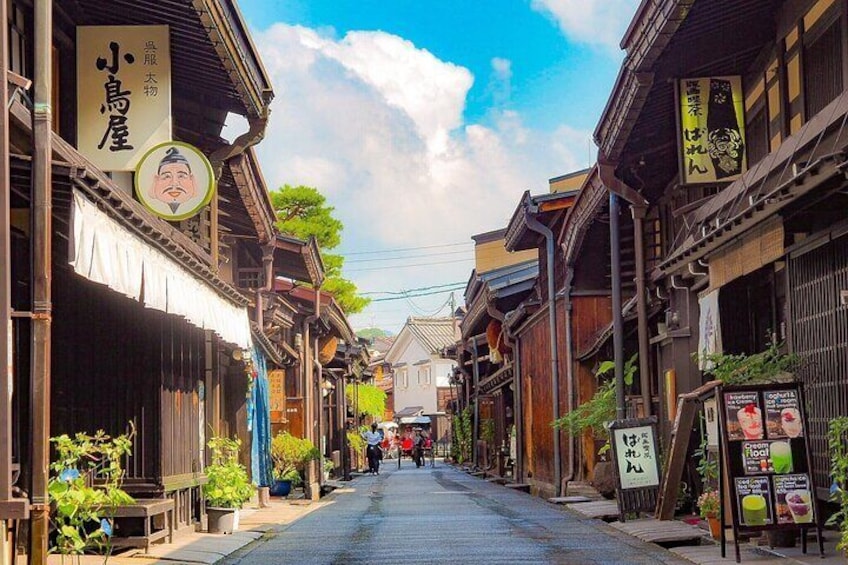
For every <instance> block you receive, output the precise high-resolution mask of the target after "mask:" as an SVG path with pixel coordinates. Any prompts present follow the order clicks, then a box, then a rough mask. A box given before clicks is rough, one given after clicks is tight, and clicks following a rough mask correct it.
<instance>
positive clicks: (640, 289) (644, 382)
mask: <svg viewBox="0 0 848 565" xmlns="http://www.w3.org/2000/svg"><path fill="white" fill-rule="evenodd" d="M630 210H631V212H632V214H633V246H634V247H635V251H636V313H637V318H638V328H639V329H638V336H639V387H640V388H641V389H642V409H643V413H642V415H643V417H645V418H647V417H649V416H651V413H652V412H653V410H652V407H651V374H650V371H651V369H650V363H649V362H648V356H649V353H648V338H649V336H648V295H647V291H646V290H645V243H644V235H645V214H646V213H647V208H646V207H645V206H640V205H636V204H632V205H631V208H630Z"/></svg>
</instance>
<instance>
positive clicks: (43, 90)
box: [0, 0, 53, 564]
mask: <svg viewBox="0 0 848 565" xmlns="http://www.w3.org/2000/svg"><path fill="white" fill-rule="evenodd" d="M34 12H35V49H34V52H35V55H34V59H35V61H34V62H35V99H34V109H33V136H34V140H33V141H34V143H33V145H34V148H33V164H32V171H33V172H32V183H33V208H34V210H33V219H32V247H33V250H32V258H33V273H32V289H33V290H32V292H33V306H32V309H33V312H32V315H33V318H32V384H31V386H32V397H31V399H32V485H31V487H30V495H31V499H32V520H31V538H30V552H31V553H30V557H31V560H32V563H38V564H43V563H46V562H47V535H48V529H49V523H48V518H49V510H50V508H49V506H48V498H47V479H48V475H47V467H48V465H49V463H50V345H51V343H50V324H51V316H52V314H51V312H52V304H51V289H50V285H51V279H52V273H51V260H52V258H51V236H52V234H53V228H52V211H53V210H52V208H53V206H52V192H51V191H52V184H53V179H52V139H51V135H52V114H51V108H50V102H51V100H52V82H53V77H52V74H53V72H52V71H53V65H52V55H53V50H52V43H53V42H52V35H53V0H36V2H35V9H34ZM0 23H2V25H4V26H5V25H6V22H5V21H4V22H0ZM3 78H4V79H5V77H3ZM4 111H5V109H4Z"/></svg>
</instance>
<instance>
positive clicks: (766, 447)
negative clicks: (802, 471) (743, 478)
mask: <svg viewBox="0 0 848 565" xmlns="http://www.w3.org/2000/svg"><path fill="white" fill-rule="evenodd" d="M742 465H743V467H744V468H745V474H746V475H757V474H762V473H774V474H775V475H785V474H787V473H791V472H792V471H794V470H795V468H794V465H793V460H792V446H791V445H790V444H789V441H784V440H776V441H743V442H742Z"/></svg>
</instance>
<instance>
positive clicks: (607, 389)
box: [553, 355, 637, 455]
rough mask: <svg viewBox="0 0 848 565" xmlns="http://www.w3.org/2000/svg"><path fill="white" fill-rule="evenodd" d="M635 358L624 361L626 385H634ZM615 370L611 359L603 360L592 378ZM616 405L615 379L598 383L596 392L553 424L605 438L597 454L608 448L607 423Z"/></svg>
mask: <svg viewBox="0 0 848 565" xmlns="http://www.w3.org/2000/svg"><path fill="white" fill-rule="evenodd" d="M636 359H637V356H636V355H633V357H631V358H630V359H628V360H627V362H626V363H625V364H624V384H625V386H631V385H633V379H634V376H635V374H636V370H637V365H636ZM614 370H615V362H614V361H604V362H603V363H601V364H600V366H599V367H598V370H597V372H596V373H595V378H597V379H600V378H601V377H602V376H603V375H606V374H607V373H610V372H611V371H614ZM615 408H616V407H615V379H610V380H607V381H604V382H603V383H601V384H600V385H599V386H598V390H597V391H595V395H594V396H593V397H592V398H590V399H589V400H588V401H586V402H584V403H583V404H581V405H580V406H578V407H577V408H575V409H574V410H572V411H571V412H569V413H568V414H566V415H565V416H563V417H562V418H559V419H558V420H555V421H554V422H553V426H554V427H555V428H564V429H566V430H568V433H570V434H571V435H572V436H575V435H579V434H581V433H583V431H584V430H590V431H591V432H592V435H593V436H594V437H595V439H607V443H606V444H604V446H603V447H602V448H601V449H600V450H599V451H598V455H603V454H604V453H606V452H607V451H608V450H609V448H610V446H609V435H608V434H607V424H608V423H609V422H611V421H612V420H614V419H615Z"/></svg>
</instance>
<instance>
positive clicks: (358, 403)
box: [345, 384, 386, 418]
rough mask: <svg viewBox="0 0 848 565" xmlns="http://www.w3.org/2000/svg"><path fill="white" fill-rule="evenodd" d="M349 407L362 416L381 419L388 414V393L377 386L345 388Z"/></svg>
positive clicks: (361, 385)
mask: <svg viewBox="0 0 848 565" xmlns="http://www.w3.org/2000/svg"><path fill="white" fill-rule="evenodd" d="M345 396H346V397H347V405H348V406H350V407H354V406H355V407H356V409H357V410H359V413H360V414H365V415H366V416H371V417H372V418H380V417H382V416H383V414H385V412H386V392H385V391H384V390H382V389H381V388H379V387H377V386H375V385H368V384H358V385H354V386H348V387H345Z"/></svg>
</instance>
